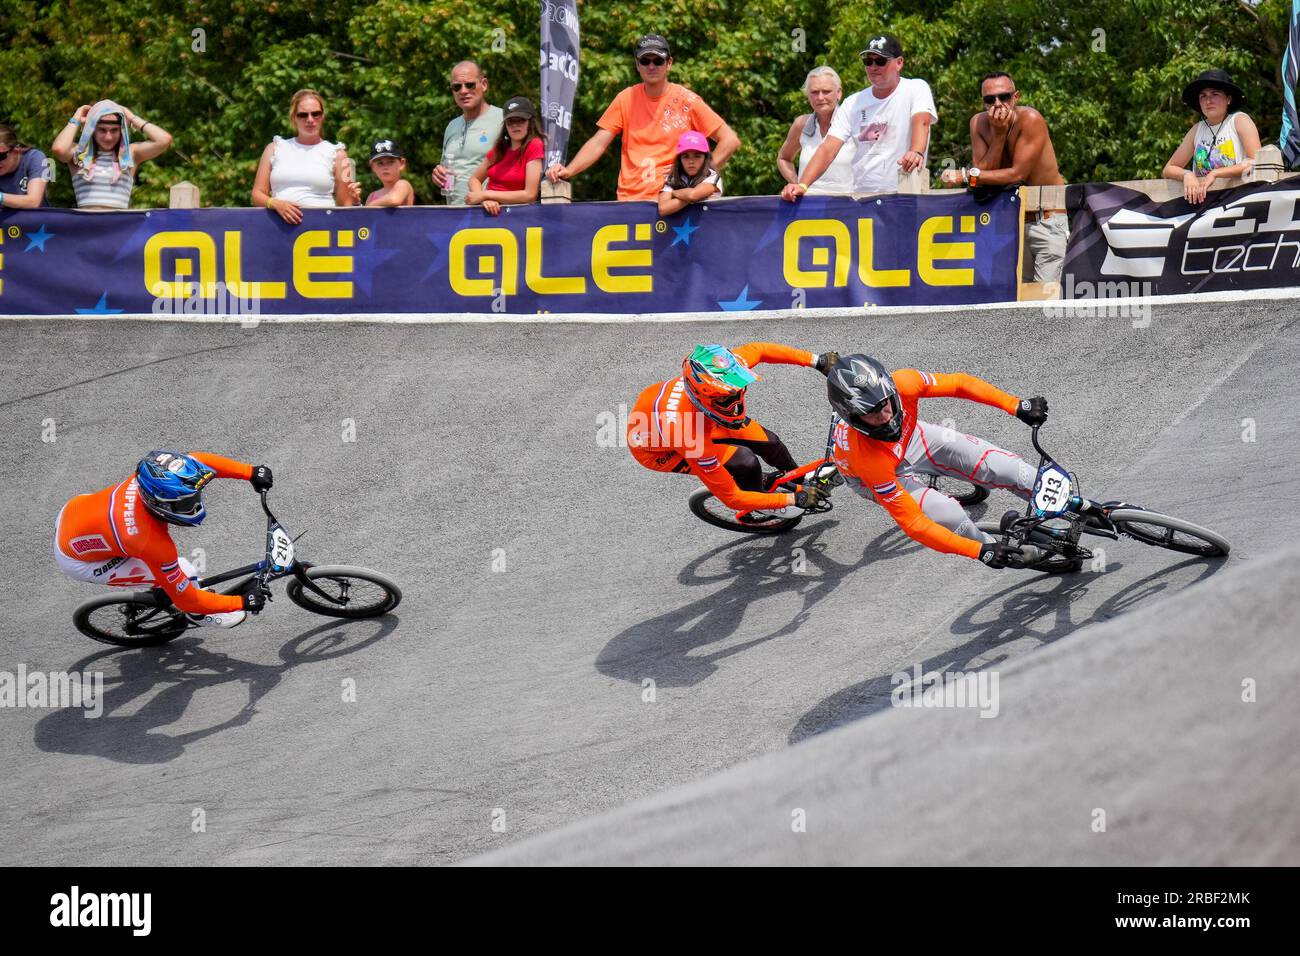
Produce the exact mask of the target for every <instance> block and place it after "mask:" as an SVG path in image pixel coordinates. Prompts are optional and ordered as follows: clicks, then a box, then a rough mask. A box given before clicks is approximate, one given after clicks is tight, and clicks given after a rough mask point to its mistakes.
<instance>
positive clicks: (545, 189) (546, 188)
mask: <svg viewBox="0 0 1300 956" xmlns="http://www.w3.org/2000/svg"><path fill="white" fill-rule="evenodd" d="M541 199H542V202H543V203H553V202H573V184H572V183H570V182H566V181H565V180H563V179H561V180H560V181H559V182H558V183H553V182H551V181H550V180H549V179H546V178H545V177H543V178H542V193H541Z"/></svg>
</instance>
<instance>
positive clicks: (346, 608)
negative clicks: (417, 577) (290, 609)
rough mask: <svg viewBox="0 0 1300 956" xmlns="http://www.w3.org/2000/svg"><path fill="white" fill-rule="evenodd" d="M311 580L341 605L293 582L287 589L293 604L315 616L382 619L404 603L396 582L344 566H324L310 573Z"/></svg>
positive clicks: (300, 583)
mask: <svg viewBox="0 0 1300 956" xmlns="http://www.w3.org/2000/svg"><path fill="white" fill-rule="evenodd" d="M306 573H307V577H308V578H310V579H311V583H312V584H314V585H316V587H318V588H320V589H321V590H322V591H324V592H325V593H326V594H328V595H329V596H330V597H332V598H335V599H337V601H338V602H339V603H335V602H333V601H327V600H325V599H324V598H322V597H321V596H320V595H319V594H317V593H316V592H315V591H312V590H310V589H309V588H305V587H303V584H302V582H301V581H299V580H298V579H297V578H293V579H292V580H291V581H290V582H289V584H288V586H287V587H286V588H285V593H286V594H288V595H289V600H290V601H292V602H293V603H294V604H296V605H298V606H299V607H300V608H303V609H304V610H307V611H311V612H312V613H313V614H324V615H325V616H326V617H346V618H362V617H379V615H381V614H387V613H388V612H389V611H391V610H393V608H395V607H397V605H398V604H400V603H401V601H402V590H401V588H399V587H398V586H397V583H396V582H395V581H393V579H392V578H390V577H387V576H386V575H383V574H380V573H379V572H378V571H371V570H370V569H369V568H354V567H349V566H348V565H344V564H333V565H322V566H320V567H313V568H308V569H307V572H306Z"/></svg>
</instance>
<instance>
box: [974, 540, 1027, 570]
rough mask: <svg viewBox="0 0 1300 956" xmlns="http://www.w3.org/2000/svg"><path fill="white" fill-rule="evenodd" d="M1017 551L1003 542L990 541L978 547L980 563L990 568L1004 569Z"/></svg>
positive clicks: (1017, 549)
mask: <svg viewBox="0 0 1300 956" xmlns="http://www.w3.org/2000/svg"><path fill="white" fill-rule="evenodd" d="M1019 550H1020V549H1019V548H1017V547H1015V546H1014V545H1010V544H1007V543H1006V542H1005V541H990V542H988V543H987V544H982V545H980V561H981V562H982V563H984V564H987V565H988V566H989V567H990V568H1005V567H1006V566H1007V565H1008V564H1009V563H1010V562H1011V559H1012V558H1013V557H1015V556H1016V555H1017V554H1018V552H1019Z"/></svg>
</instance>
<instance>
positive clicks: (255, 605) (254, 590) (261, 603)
mask: <svg viewBox="0 0 1300 956" xmlns="http://www.w3.org/2000/svg"><path fill="white" fill-rule="evenodd" d="M239 596H240V598H241V599H242V600H243V602H244V610H245V611H247V612H248V613H249V614H257V613H258V612H260V611H261V610H262V608H264V607H266V602H267V600H268V599H269V598H270V597H271V592H270V591H268V590H267V589H266V586H265V585H264V584H262V582H261V581H249V582H248V584H247V585H246V586H245V588H244V590H243V591H241V592H239Z"/></svg>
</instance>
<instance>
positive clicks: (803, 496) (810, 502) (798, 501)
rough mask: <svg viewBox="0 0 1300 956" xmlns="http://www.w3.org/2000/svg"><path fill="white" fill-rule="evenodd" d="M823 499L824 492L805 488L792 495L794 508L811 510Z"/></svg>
mask: <svg viewBox="0 0 1300 956" xmlns="http://www.w3.org/2000/svg"><path fill="white" fill-rule="evenodd" d="M825 497H826V492H824V491H818V490H817V489H816V488H812V487H808V486H805V487H804V489H803V490H802V491H796V492H795V493H794V505H795V507H796V508H812V507H813V506H815V505H816V504H817V503H818V502H820V501H821V500H822V499H823V498H825Z"/></svg>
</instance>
